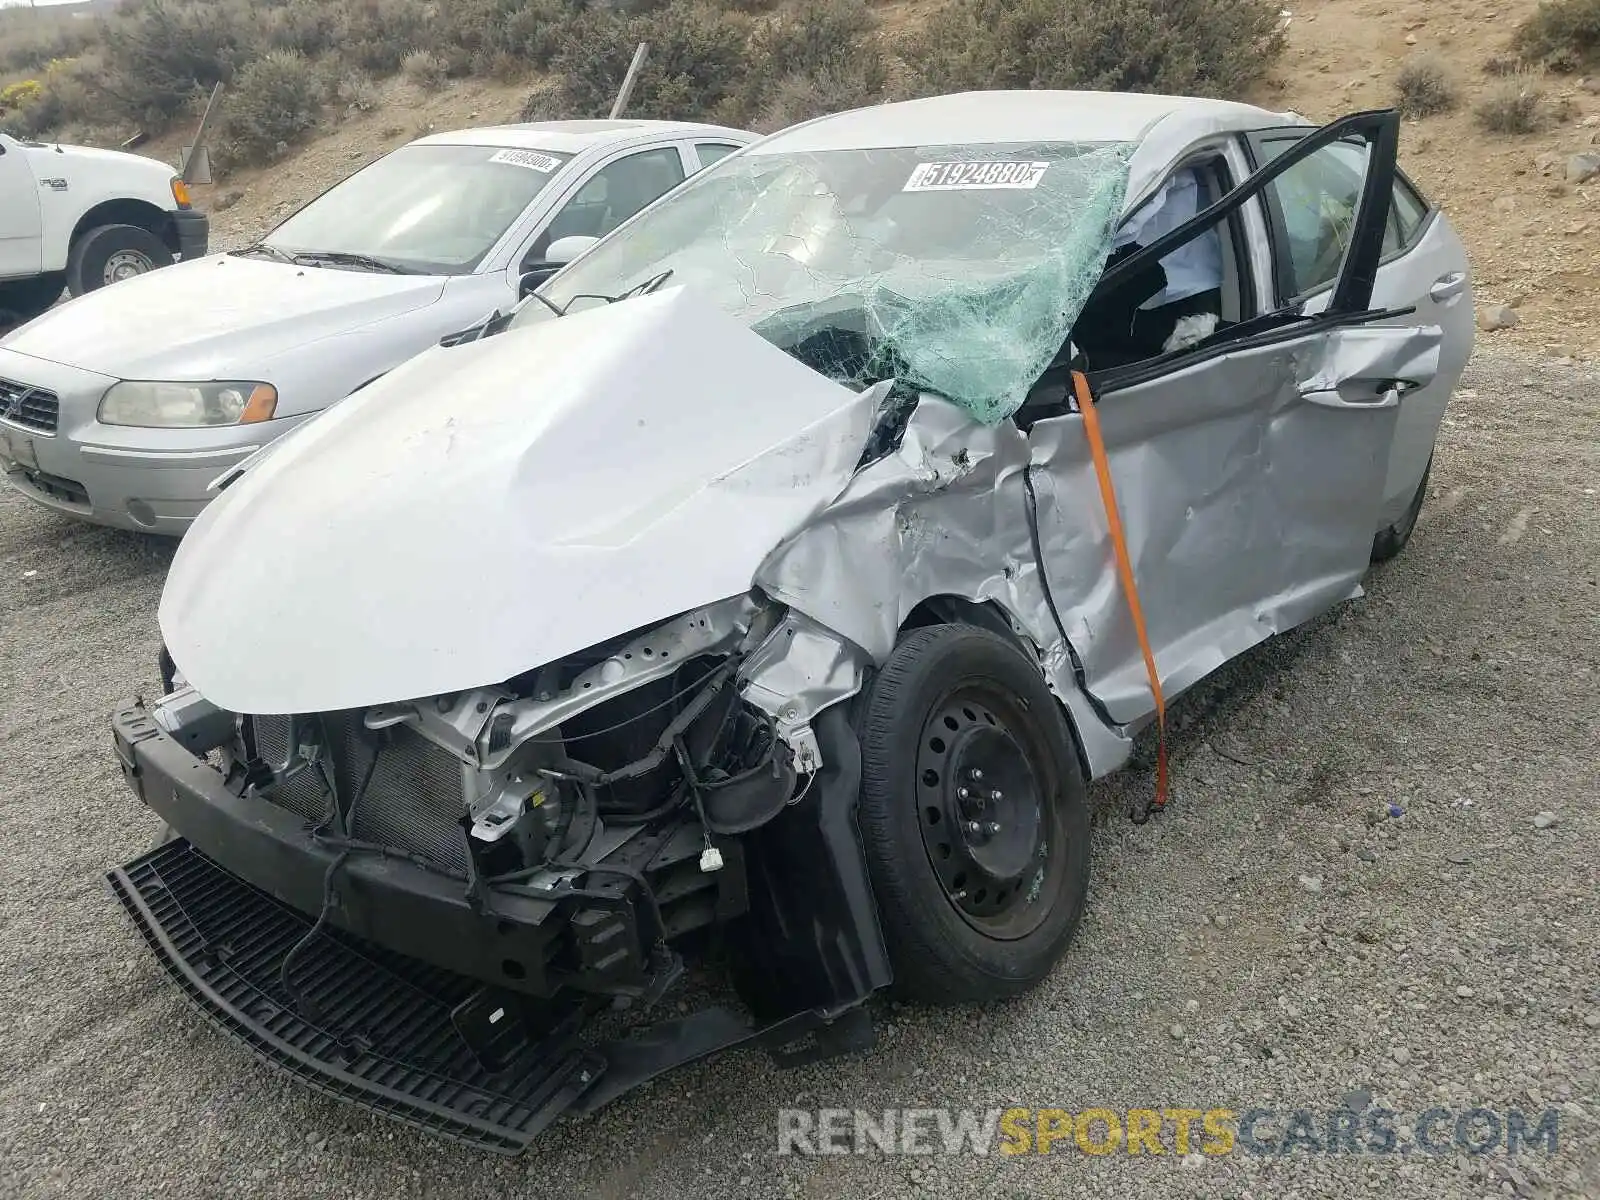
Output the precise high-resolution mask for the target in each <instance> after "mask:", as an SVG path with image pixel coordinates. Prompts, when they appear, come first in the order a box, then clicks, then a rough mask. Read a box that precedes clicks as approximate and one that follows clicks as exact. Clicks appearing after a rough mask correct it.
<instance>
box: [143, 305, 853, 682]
mask: <svg viewBox="0 0 1600 1200" xmlns="http://www.w3.org/2000/svg"><path fill="white" fill-rule="evenodd" d="M118 286H121V285H118ZM874 406H875V400H874V397H873V394H872V393H871V392H867V393H857V392H855V391H852V390H851V389H849V388H846V387H843V386H841V385H839V384H835V383H832V382H830V381H829V380H827V379H824V378H823V377H822V376H821V375H818V374H817V373H816V372H814V371H812V370H810V369H809V368H807V367H805V366H803V365H801V364H800V363H798V362H796V361H795V360H794V359H792V358H790V357H789V356H788V355H787V354H785V353H784V352H783V351H781V350H778V349H777V348H775V347H774V346H772V345H771V344H769V343H768V342H766V341H764V340H763V339H762V338H761V337H760V336H758V335H757V334H754V333H752V332H751V331H750V330H749V329H748V328H746V327H745V326H744V325H742V324H740V323H739V322H738V321H736V320H734V319H733V318H731V317H728V316H726V315H724V314H723V313H721V312H719V311H717V310H716V309H715V308H713V307H711V306H710V305H708V304H706V303H705V302H704V301H701V300H697V299H696V298H695V297H694V296H692V295H691V294H689V293H688V292H686V291H684V290H682V289H672V290H670V291H664V292H662V293H659V294H657V295H654V296H646V297H642V298H639V299H634V300H628V301H625V302H622V303H618V304H613V305H607V306H604V307H602V308H597V309H592V310H588V311H585V312H581V313H574V314H572V315H570V316H566V317H562V318H560V319H556V318H554V317H552V318H551V319H550V320H549V321H546V322H542V323H537V324H533V325H530V326H527V327H525V328H517V329H512V330H509V331H507V332H505V333H502V334H499V335H497V336H493V337H489V338H485V339H483V340H481V341H478V342H472V343H467V344H465V345H462V346H459V347H456V348H453V349H442V348H441V349H435V350H432V351H428V352H427V353H425V354H423V355H421V356H419V357H418V358H416V359H413V360H411V361H410V362H409V363H407V364H405V365H404V366H402V367H400V368H399V369H397V370H396V371H394V372H393V373H391V374H390V375H388V376H386V377H385V378H383V379H381V380H379V381H378V382H377V383H375V384H373V385H372V386H370V387H368V388H365V389H363V390H362V391H360V392H358V393H356V394H355V395H354V396H352V397H350V398H349V399H347V400H345V401H344V402H342V403H341V404H339V405H337V406H336V407H335V408H333V409H331V410H329V411H328V412H327V413H326V414H324V415H323V416H322V417H321V418H319V419H318V420H316V421H314V422H311V423H309V424H307V425H306V426H304V427H303V428H301V429H299V430H297V431H295V433H293V434H291V435H290V437H289V438H288V439H286V440H285V441H284V442H283V444H282V445H281V447H279V448H278V449H277V450H276V451H275V452H274V453H273V454H271V455H268V456H264V457H263V458H262V459H261V461H260V462H259V463H258V464H257V465H255V466H254V467H252V468H251V469H250V470H248V471H246V472H245V473H244V475H243V476H242V477H240V478H239V479H238V481H237V482H235V483H233V484H232V485H231V486H229V487H228V488H227V489H226V490H225V491H224V492H223V493H222V494H221V495H220V496H219V497H218V498H217V499H216V500H215V501H214V502H213V503H211V504H210V505H209V506H208V507H207V508H206V509H205V511H204V512H203V513H202V514H201V516H200V519H199V520H198V521H197V522H196V523H195V525H194V526H193V528H192V529H191V530H190V531H189V533H188V535H187V536H186V537H185V538H184V541H183V543H182V544H181V546H180V547H179V550H178V553H177V556H176V558H175V559H174V561H173V565H172V569H171V572H170V574H169V575H168V578H167V585H166V590H165V592H164V593H163V595H162V599H161V609H160V621H161V631H162V635H163V636H164V638H165V639H166V643H167V646H168V648H169V650H170V651H171V653H172V655H173V658H174V660H175V662H176V663H177V665H178V667H179V669H180V670H181V671H182V672H183V673H184V675H185V676H186V677H187V679H188V680H189V682H190V683H192V684H193V685H194V686H195V687H196V688H198V689H199V690H200V692H201V693H202V694H203V695H205V696H206V697H208V698H209V699H210V700H211V701H212V702H213V703H216V704H219V705H221V706H222V707H224V708H228V709H231V710H233V711H236V712H251V713H295V712H315V711H326V710H331V709H344V708H355V707H361V706H366V705H372V704H379V703H385V702H393V701H398V700H406V699H414V698H418V697H423V696H430V695H435V694H437V693H441V692H451V691H457V690H460V689H464V688H468V687H474V686H480V685H483V684H488V683H494V682H497V681H500V680H503V679H506V678H509V677H511V676H513V675H517V674H519V673H521V672H523V671H526V670H530V669H532V668H533V667H536V666H540V665H543V664H545V663H548V662H552V661H555V660H556V659H559V658H561V657H562V656H563V655H566V654H570V653H572V652H574V651H577V650H581V649H584V648H586V647H588V646H592V645H594V644H595V643H597V642H600V641H603V640H605V639H606V638H608V637H611V636H613V635H616V634H619V633H625V632H627V631H629V630H632V629H636V628H639V627H640V626H644V625H648V624H650V623H651V622H654V621H656V620H660V619H664V618H666V617H669V616H673V615H675V614H677V613H680V612H685V611H687V610H689V609H692V608H695V607H698V606H700V605H703V604H708V603H711V602H713V601H716V600H720V599H724V598H726V597H729V596H734V595H738V594H741V593H743V592H745V591H747V590H748V589H749V588H750V585H751V578H752V576H753V575H754V573H755V571H756V569H757V567H758V566H759V565H760V564H761V562H762V560H763V559H764V558H765V557H766V556H767V554H768V553H769V552H770V551H771V550H772V549H773V548H774V547H775V546H776V545H777V544H778V543H779V542H780V541H782V539H783V538H784V537H786V536H787V535H789V534H790V533H791V532H792V531H794V530H795V529H796V528H797V527H799V526H801V525H803V524H804V523H805V522H806V520H807V519H808V518H809V517H811V516H812V515H813V514H815V513H816V512H817V511H818V510H820V509H821V508H822V507H824V506H825V505H827V504H828V503H830V502H831V501H832V500H833V499H834V498H835V497H836V496H837V495H838V494H839V492H840V491H841V490H842V489H843V488H844V486H845V485H846V484H847V483H848V481H849V479H850V477H851V475H852V474H853V472H854V469H855V466H856V463H857V462H858V461H859V458H860V454H861V450H862V447H863V445H864V444H865V441H866V438H867V435H868V433H869V431H870V428H871V423H872V420H873V416H874V413H873V409H874Z"/></svg>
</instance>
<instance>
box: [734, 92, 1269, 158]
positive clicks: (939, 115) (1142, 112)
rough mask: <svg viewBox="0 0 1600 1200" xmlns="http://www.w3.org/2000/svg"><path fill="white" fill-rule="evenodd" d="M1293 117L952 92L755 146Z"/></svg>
mask: <svg viewBox="0 0 1600 1200" xmlns="http://www.w3.org/2000/svg"><path fill="white" fill-rule="evenodd" d="M1298 122H1299V118H1295V117H1293V116H1292V115H1290V114H1283V113H1274V112H1269V111H1268V110H1267V109H1264V108H1257V107H1256V106H1255V105H1252V104H1239V103H1235V102H1234V101H1231V100H1207V99H1201V98H1198V97H1194V96H1156V95H1146V94H1143V93H1137V92H1057V91H1043V90H1040V91H984V92H956V93H953V94H951V95H948V96H929V97H927V98H925V99H922V100H903V101H899V102H898V103H894V104H879V105H875V106H873V107H871V108H858V109H852V110H851V111H849V112H842V113H835V114H834V115H832V116H827V117H820V118H818V119H817V120H814V121H808V122H806V123H805V124H803V125H796V126H792V127H790V128H789V129H786V130H783V131H782V132H779V133H776V134H774V135H773V136H771V137H769V138H767V139H766V140H765V141H764V142H762V144H761V146H760V148H759V152H760V153H764V154H771V153H790V152H806V151H825V150H873V149H887V148H890V147H897V146H937V145H960V144H963V143H975V142H1142V141H1143V140H1144V139H1145V137H1146V136H1147V135H1148V134H1149V132H1150V131H1151V130H1152V129H1154V128H1155V127H1156V126H1157V125H1158V124H1160V125H1168V124H1170V125H1194V126H1196V127H1200V128H1204V129H1209V130H1216V129H1223V128H1226V129H1250V128H1256V127H1263V126H1270V125H1283V124H1295V123H1298Z"/></svg>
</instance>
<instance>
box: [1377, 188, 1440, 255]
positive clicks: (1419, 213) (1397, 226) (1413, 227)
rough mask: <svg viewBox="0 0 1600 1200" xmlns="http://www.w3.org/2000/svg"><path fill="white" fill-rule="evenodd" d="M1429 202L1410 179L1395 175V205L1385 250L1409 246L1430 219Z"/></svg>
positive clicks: (1389, 251)
mask: <svg viewBox="0 0 1600 1200" xmlns="http://www.w3.org/2000/svg"><path fill="white" fill-rule="evenodd" d="M1428 207H1429V206H1428V202H1427V201H1426V200H1425V199H1423V197H1422V193H1421V192H1419V191H1417V189H1416V185H1414V184H1413V183H1412V182H1411V181H1410V180H1409V179H1406V178H1405V177H1404V176H1402V175H1399V174H1396V175H1395V177H1394V206H1393V207H1392V208H1391V209H1390V210H1389V230H1388V233H1387V234H1386V235H1385V236H1384V239H1383V252H1384V254H1385V255H1389V254H1392V253H1393V252H1394V251H1396V250H1399V249H1400V248H1401V247H1403V246H1409V245H1410V244H1411V242H1412V240H1413V239H1415V238H1416V236H1417V231H1418V230H1420V229H1421V228H1422V223H1423V222H1424V221H1426V220H1427V219H1428Z"/></svg>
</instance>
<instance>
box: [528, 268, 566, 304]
mask: <svg viewBox="0 0 1600 1200" xmlns="http://www.w3.org/2000/svg"><path fill="white" fill-rule="evenodd" d="M560 269H561V268H560V266H559V265H555V264H551V263H536V264H534V265H533V266H532V267H530V268H529V269H528V270H526V271H524V272H523V273H522V279H521V280H520V281H518V283H517V299H518V300H526V299H527V298H528V297H529V296H531V295H533V293H534V292H535V291H537V290H538V288H539V285H540V284H541V283H543V282H544V281H545V280H546V279H549V278H550V276H552V275H554V274H555V273H556V272H557V271H559V270H560Z"/></svg>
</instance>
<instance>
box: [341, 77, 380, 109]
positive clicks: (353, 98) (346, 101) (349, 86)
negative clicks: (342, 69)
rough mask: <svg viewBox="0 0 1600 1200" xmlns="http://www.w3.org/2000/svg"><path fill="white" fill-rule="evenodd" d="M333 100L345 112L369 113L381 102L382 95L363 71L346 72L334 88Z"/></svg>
mask: <svg viewBox="0 0 1600 1200" xmlns="http://www.w3.org/2000/svg"><path fill="white" fill-rule="evenodd" d="M333 98H334V99H335V100H336V101H338V103H340V104H342V105H344V107H345V111H347V112H357V113H369V112H374V111H376V109H377V107H378V105H379V104H381V103H382V102H383V93H382V92H381V91H380V90H379V89H378V85H377V84H376V83H375V82H373V79H372V76H370V75H368V74H367V73H366V72H365V71H347V72H346V73H345V74H344V75H343V76H341V77H340V79H339V82H338V83H337V84H336V85H335V86H334V90H333Z"/></svg>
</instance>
